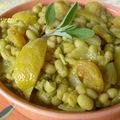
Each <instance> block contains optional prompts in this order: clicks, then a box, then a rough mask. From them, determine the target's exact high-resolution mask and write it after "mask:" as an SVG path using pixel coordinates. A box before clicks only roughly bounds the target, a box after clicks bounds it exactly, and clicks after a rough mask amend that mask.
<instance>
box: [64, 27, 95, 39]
mask: <svg viewBox="0 0 120 120" xmlns="http://www.w3.org/2000/svg"><path fill="white" fill-rule="evenodd" d="M66 32H67V33H68V34H70V35H71V36H74V37H77V38H80V39H88V38H91V37H93V36H94V34H95V32H94V31H93V30H91V29H88V28H76V29H73V30H66Z"/></svg>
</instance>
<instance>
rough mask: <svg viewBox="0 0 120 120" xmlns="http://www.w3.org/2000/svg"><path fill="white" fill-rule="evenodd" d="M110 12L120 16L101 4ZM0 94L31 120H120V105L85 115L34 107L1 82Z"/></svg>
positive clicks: (25, 6) (18, 8)
mask: <svg viewBox="0 0 120 120" xmlns="http://www.w3.org/2000/svg"><path fill="white" fill-rule="evenodd" d="M54 1H55V0H34V1H30V2H27V3H24V4H21V5H18V6H16V7H14V8H12V9H10V10H8V11H6V12H5V13H3V14H1V15H0V17H1V18H7V17H10V16H11V15H13V14H14V13H16V12H18V11H22V10H27V9H31V8H32V7H33V6H34V5H35V4H36V3H38V2H41V3H43V4H49V3H51V2H54ZM68 1H70V2H73V1H78V2H79V3H81V4H86V3H88V2H91V1H94V0H68ZM101 4H102V5H103V6H105V7H106V8H107V9H108V11H110V12H111V13H112V14H113V15H114V16H117V15H120V8H117V7H114V6H112V5H109V4H104V3H101ZM0 94H1V95H2V96H4V97H5V98H6V99H7V100H8V101H9V103H10V104H12V105H14V106H15V109H16V110H17V111H19V112H20V113H21V114H23V115H24V116H26V117H28V118H30V119H31V120H120V104H117V105H114V106H112V107H108V108H104V109H101V110H96V111H91V112H83V113H71V112H64V111H59V110H53V109H50V108H46V107H42V106H38V105H34V104H32V103H29V102H27V101H26V100H24V99H22V98H20V97H19V96H17V95H16V94H14V93H13V92H11V91H10V90H9V89H8V88H7V87H6V86H5V85H3V84H2V83H1V82H0Z"/></svg>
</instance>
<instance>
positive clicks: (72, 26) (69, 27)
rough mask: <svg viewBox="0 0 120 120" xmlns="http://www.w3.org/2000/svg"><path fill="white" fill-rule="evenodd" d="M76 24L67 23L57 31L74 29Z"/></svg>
mask: <svg viewBox="0 0 120 120" xmlns="http://www.w3.org/2000/svg"><path fill="white" fill-rule="evenodd" d="M75 28H76V26H75V25H66V26H64V27H61V28H57V29H56V30H57V31H65V30H73V29H75Z"/></svg>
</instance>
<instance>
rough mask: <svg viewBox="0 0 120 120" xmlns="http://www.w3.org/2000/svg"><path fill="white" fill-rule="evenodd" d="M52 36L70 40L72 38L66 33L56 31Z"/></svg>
mask: <svg viewBox="0 0 120 120" xmlns="http://www.w3.org/2000/svg"><path fill="white" fill-rule="evenodd" d="M52 35H57V36H63V37H66V38H68V39H70V40H72V36H71V35H70V34H68V33H67V32H59V31H56V32H54V33H53V34H52Z"/></svg>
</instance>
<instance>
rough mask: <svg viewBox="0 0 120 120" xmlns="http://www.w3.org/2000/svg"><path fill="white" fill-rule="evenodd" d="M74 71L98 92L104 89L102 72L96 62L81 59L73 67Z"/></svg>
mask: <svg viewBox="0 0 120 120" xmlns="http://www.w3.org/2000/svg"><path fill="white" fill-rule="evenodd" d="M72 72H73V74H78V76H80V77H81V78H83V83H84V84H85V85H86V86H88V87H90V88H92V89H94V90H95V91H97V92H102V91H103V89H104V82H103V78H102V74H101V72H100V70H99V68H98V67H97V65H96V64H95V63H93V62H91V61H88V60H80V61H79V62H78V63H77V64H76V65H75V67H73V71H72Z"/></svg>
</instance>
